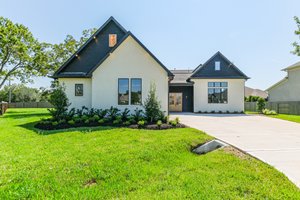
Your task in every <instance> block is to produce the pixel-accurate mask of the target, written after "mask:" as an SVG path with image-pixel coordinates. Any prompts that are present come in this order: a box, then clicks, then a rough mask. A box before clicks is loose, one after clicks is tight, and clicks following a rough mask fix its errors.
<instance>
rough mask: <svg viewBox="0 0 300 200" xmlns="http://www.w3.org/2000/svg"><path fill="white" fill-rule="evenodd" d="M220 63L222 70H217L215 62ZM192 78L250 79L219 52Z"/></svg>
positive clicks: (196, 71)
mask: <svg viewBox="0 0 300 200" xmlns="http://www.w3.org/2000/svg"><path fill="white" fill-rule="evenodd" d="M216 61H220V66H221V70H219V71H216V70H215V62H216ZM190 78H229V79H248V78H249V77H247V76H246V75H245V74H244V73H243V72H242V71H240V70H239V69H238V68H237V67H236V66H235V65H234V64H233V63H231V62H230V61H229V60H228V59H227V58H226V57H225V56H224V55H223V54H221V53H220V52H217V53H216V54H215V55H213V56H212V57H211V58H210V59H209V60H208V61H206V63H204V64H203V65H202V66H201V67H199V68H198V69H197V70H195V72H194V73H193V74H192V75H191V77H190Z"/></svg>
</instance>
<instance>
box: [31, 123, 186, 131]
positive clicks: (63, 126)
mask: <svg viewBox="0 0 300 200" xmlns="http://www.w3.org/2000/svg"><path fill="white" fill-rule="evenodd" d="M101 126H111V127H116V128H119V127H125V128H132V129H148V130H166V129H172V128H185V127H186V126H185V125H184V124H180V123H178V124H177V125H176V126H172V125H170V124H162V125H161V126H158V125H156V124H147V125H145V126H143V127H139V126H138V125H137V124H133V125H129V126H125V125H115V124H112V123H105V124H99V123H98V122H90V123H88V124H86V123H76V124H74V125H70V124H68V123H62V124H58V125H56V126H53V125H52V124H45V123H37V124H35V126H34V127H35V128H37V129H40V130H58V129H68V128H79V127H101Z"/></svg>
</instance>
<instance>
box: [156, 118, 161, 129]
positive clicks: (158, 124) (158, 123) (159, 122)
mask: <svg viewBox="0 0 300 200" xmlns="http://www.w3.org/2000/svg"><path fill="white" fill-rule="evenodd" d="M156 125H157V126H158V127H159V128H160V127H161V125H162V121H161V120H158V121H157V122H156Z"/></svg>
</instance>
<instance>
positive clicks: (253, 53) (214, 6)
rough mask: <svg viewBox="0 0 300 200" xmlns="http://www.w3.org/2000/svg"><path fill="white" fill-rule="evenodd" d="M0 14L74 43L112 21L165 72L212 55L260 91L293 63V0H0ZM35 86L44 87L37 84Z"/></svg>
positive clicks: (50, 38) (42, 35)
mask: <svg viewBox="0 0 300 200" xmlns="http://www.w3.org/2000/svg"><path fill="white" fill-rule="evenodd" d="M0 5H1V6H0V15H1V16H4V17H7V18H9V19H11V20H13V21H14V22H18V23H22V24H24V25H26V26H27V27H29V29H30V30H31V31H32V32H33V34H34V35H35V36H36V37H37V38H38V39H39V40H40V41H45V42H51V43H58V42H61V41H62V40H63V39H64V38H65V36H66V35H67V34H71V35H74V36H75V37H79V36H80V34H81V31H82V30H84V29H87V28H92V27H100V26H101V25H102V24H103V23H104V22H105V21H106V20H107V19H108V18H109V17H110V16H114V17H115V18H116V19H117V20H118V21H119V22H120V23H121V24H122V25H123V26H124V27H125V28H126V29H127V30H130V31H131V32H133V33H134V34H135V35H136V36H137V37H138V38H139V39H140V40H141V41H142V42H143V43H144V44H145V45H146V46H147V47H148V49H149V50H150V51H152V53H154V55H156V57H158V58H159V59H160V60H161V61H162V63H164V64H165V65H166V66H167V67H168V68H170V69H174V68H176V69H181V68H189V69H193V68H195V67H196V66H198V65H199V64H200V63H204V62H205V61H206V60H207V59H209V58H210V57H211V56H212V55H213V54H214V53H215V52H217V51H221V52H222V53H223V54H224V55H225V56H226V57H227V58H229V60H231V61H232V62H233V63H234V64H235V65H236V66H238V67H239V68H240V69H241V70H242V71H243V72H244V73H246V74H247V75H248V76H250V77H251V79H250V80H249V81H247V83H246V85H247V86H250V87H254V88H260V89H266V88H268V87H269V86H271V85H272V84H274V83H275V82H277V81H279V80H280V79H281V78H283V77H284V76H285V73H284V72H282V71H280V70H281V69H282V68H284V67H287V66H288V65H291V64H293V63H295V62H297V61H299V60H300V57H297V56H295V55H293V54H291V53H290V51H291V50H293V48H292V46H291V43H292V42H294V41H296V40H297V37H296V36H295V35H294V30H295V29H296V24H295V22H294V20H293V17H294V16H295V15H297V16H299V17H300V9H299V8H300V1H299V0H285V1H280V0H275V1H274V0H273V1H271V0H264V1H261V0H260V1H259V0H252V1H240V0H226V1H221V0H219V1H200V0H198V1H196V0H189V1H188V0H187V1H175V0H173V1H162V0H151V1H147V2H144V1H131V0H127V1H121V0H120V1H107V0H105V1H102V0H93V1H92V0H85V1H75V0H73V1H70V0H64V1H62V0H51V1H38V0H36V1H33V0H26V1H24V0H22V1H21V0H20V1H17V0H0ZM34 86H35V87H39V86H49V80H48V79H45V78H38V79H36V81H35V84H34Z"/></svg>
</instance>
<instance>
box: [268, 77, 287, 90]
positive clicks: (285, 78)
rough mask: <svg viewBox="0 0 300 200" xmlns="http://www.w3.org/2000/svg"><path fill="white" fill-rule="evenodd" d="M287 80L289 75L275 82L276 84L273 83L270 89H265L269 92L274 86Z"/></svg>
mask: <svg viewBox="0 0 300 200" xmlns="http://www.w3.org/2000/svg"><path fill="white" fill-rule="evenodd" d="M287 80H288V77H287V76H286V77H284V78H283V79H281V80H280V81H278V82H277V83H275V84H274V85H272V86H271V87H269V88H268V89H266V90H265V91H267V92H268V91H270V90H272V89H273V88H275V87H277V86H279V85H281V84H282V83H284V82H285V81H287Z"/></svg>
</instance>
